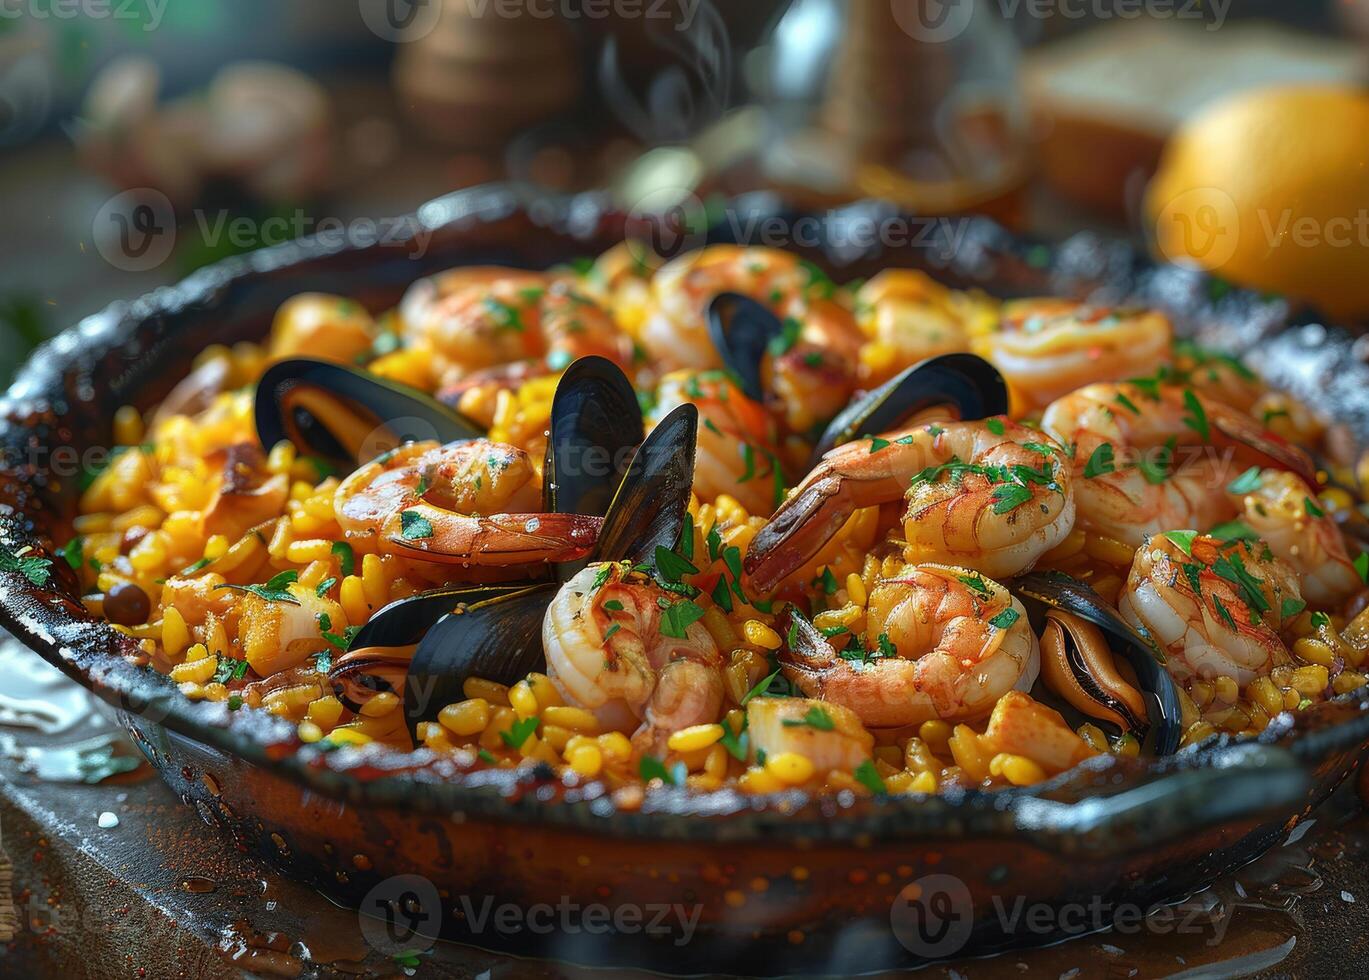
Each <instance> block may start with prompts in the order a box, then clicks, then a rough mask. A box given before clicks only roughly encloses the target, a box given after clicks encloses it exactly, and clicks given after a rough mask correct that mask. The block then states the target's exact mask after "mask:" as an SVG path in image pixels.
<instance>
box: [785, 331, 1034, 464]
mask: <svg viewBox="0 0 1369 980" xmlns="http://www.w3.org/2000/svg"><path fill="white" fill-rule="evenodd" d="M935 405H949V406H951V407H952V408H954V409H955V411H956V414H957V415H959V417H960V418H962V419H983V418H989V417H990V416H994V415H1002V414H1003V413H1004V412H1006V411H1007V410H1008V386H1007V384H1006V383H1005V382H1004V381H1003V376H1002V375H1001V374H999V373H998V369H997V368H996V367H994V366H993V365H992V364H990V363H989V362H988V361H986V360H984V358H982V357H979V356H977V355H975V354H942V355H941V356H939V357H930V358H928V359H927V360H925V361H921V362H919V363H917V364H914V365H913V366H912V367H910V368H907V369H905V370H903V371H901V372H899V373H898V374H897V375H895V376H894V377H893V378H891V379H889V380H888V381H886V382H885V383H884V384H882V385H880V386H879V387H878V388H875V389H874V390H873V391H869V392H866V393H865V394H864V395H861V396H860V397H859V398H857V399H855V401H853V402H851V404H850V405H848V406H847V407H846V408H845V409H843V410H842V412H841V414H840V415H838V416H837V417H836V418H835V419H833V420H832V424H831V425H829V426H828V427H827V431H826V432H824V433H823V435H822V438H821V439H820V440H819V441H818V444H817V446H816V447H815V448H814V450H813V456H812V461H813V463H814V464H816V463H817V461H818V460H819V459H821V458H822V456H823V455H824V454H825V453H827V452H828V451H829V450H831V449H833V448H835V447H837V446H840V445H842V444H843V443H847V442H850V441H851V440H853V439H859V438H860V437H861V436H866V435H879V434H880V433H883V432H890V431H892V430H894V429H897V428H898V427H899V426H900V425H902V424H903V423H904V422H906V421H907V420H908V419H909V418H911V417H912V416H914V415H916V414H917V413H918V412H921V411H923V410H925V409H928V408H931V407H933V406H935Z"/></svg>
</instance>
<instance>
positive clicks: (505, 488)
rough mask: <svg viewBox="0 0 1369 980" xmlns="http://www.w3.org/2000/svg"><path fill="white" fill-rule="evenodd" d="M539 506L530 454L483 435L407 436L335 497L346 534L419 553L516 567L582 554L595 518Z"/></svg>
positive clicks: (446, 560) (452, 561) (392, 550)
mask: <svg viewBox="0 0 1369 980" xmlns="http://www.w3.org/2000/svg"><path fill="white" fill-rule="evenodd" d="M541 509H542V492H541V476H540V474H539V473H538V471H537V468H536V467H535V466H534V464H533V461H532V459H531V458H530V457H529V456H528V454H527V453H526V452H524V451H523V450H521V449H518V448H516V447H514V446H508V445H504V444H502V443H497V442H491V441H489V440H487V439H475V440H471V441H468V442H454V443H450V444H448V445H445V446H443V445H439V444H438V443H436V442H434V441H426V442H413V443H408V444H406V445H404V446H401V447H399V448H398V449H395V450H392V451H391V452H388V453H385V454H384V455H382V456H381V457H380V458H379V459H376V460H374V461H372V462H370V463H368V464H366V465H365V466H362V467H361V468H360V469H358V470H357V471H356V472H355V473H353V474H352V475H351V476H349V477H347V479H345V480H344V481H343V482H342V483H341V485H339V486H338V488H337V492H336V494H335V497H334V511H335V513H336V516H337V521H338V524H339V526H340V527H341V528H342V530H343V532H344V533H345V534H346V535H347V537H348V538H349V539H351V540H355V539H365V540H371V541H373V542H374V544H375V547H376V549H377V550H380V551H383V552H386V553H388V554H393V555H398V556H400V557H404V558H410V559H413V560H416V561H423V562H436V563H440V564H447V565H463V566H471V565H476V566H514V565H526V564H530V563H534V562H551V561H569V560H573V559H575V558H581V557H583V556H585V555H586V554H588V553H589V551H590V549H591V548H592V547H593V546H594V542H595V540H596V538H597V536H598V532H599V527H600V525H601V524H602V519H600V518H597V517H586V516H581V515H577V514H546V513H540V511H541Z"/></svg>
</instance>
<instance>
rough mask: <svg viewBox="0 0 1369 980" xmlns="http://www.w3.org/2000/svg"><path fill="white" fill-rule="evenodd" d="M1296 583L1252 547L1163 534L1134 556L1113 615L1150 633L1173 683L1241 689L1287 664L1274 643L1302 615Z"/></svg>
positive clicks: (1286, 571) (1265, 553) (1258, 544)
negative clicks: (1222, 680) (1230, 684)
mask: <svg viewBox="0 0 1369 980" xmlns="http://www.w3.org/2000/svg"><path fill="white" fill-rule="evenodd" d="M1302 608H1303V602H1302V595H1301V592H1300V591H1299V589H1298V578H1297V575H1296V574H1295V573H1294V572H1293V569H1291V568H1289V567H1288V565H1287V564H1285V563H1284V562H1283V561H1281V560H1280V559H1278V558H1276V557H1274V555H1273V554H1272V553H1271V552H1270V551H1269V550H1268V549H1267V548H1266V547H1265V545H1264V544H1263V542H1259V541H1254V542H1251V541H1230V542H1222V541H1219V540H1217V539H1216V538H1213V537H1209V536H1207V535H1197V534H1195V533H1194V532H1192V531H1167V532H1165V533H1163V534H1156V535H1154V536H1152V537H1151V538H1149V539H1148V540H1147V541H1146V542H1145V544H1144V545H1143V546H1142V547H1141V548H1140V549H1139V550H1138V551H1137V552H1136V557H1135V559H1134V561H1133V562H1132V566H1131V574H1130V575H1129V576H1128V578H1127V583H1126V585H1125V586H1124V587H1123V589H1122V595H1121V596H1120V598H1119V599H1118V609H1119V610H1120V612H1121V613H1122V615H1123V616H1124V617H1125V618H1126V619H1127V621H1128V622H1130V623H1131V624H1132V625H1133V626H1136V627H1137V628H1140V629H1145V630H1147V631H1149V633H1150V635H1151V636H1152V637H1154V638H1155V640H1156V642H1157V643H1159V644H1160V646H1161V647H1162V648H1163V649H1164V650H1165V652H1166V654H1167V655H1168V663H1167V667H1168V669H1169V671H1170V673H1172V674H1173V675H1174V676H1175V678H1176V679H1178V680H1180V681H1186V680H1189V679H1190V678H1194V677H1198V678H1202V679H1204V680H1211V679H1213V678H1215V677H1222V676H1226V677H1232V678H1235V680H1236V682H1237V683H1238V684H1240V685H1242V686H1244V685H1245V684H1247V683H1249V682H1250V681H1252V680H1254V679H1255V678H1256V677H1259V676H1262V675H1264V674H1267V673H1268V672H1269V671H1270V670H1271V669H1272V668H1274V667H1276V666H1278V665H1280V664H1284V663H1287V662H1288V661H1289V656H1288V649H1287V647H1285V646H1284V643H1283V640H1282V639H1280V637H1279V631H1280V629H1281V628H1282V626H1283V623H1284V621H1285V620H1286V619H1288V618H1291V616H1293V615H1295V614H1296V611H1301V609H1302Z"/></svg>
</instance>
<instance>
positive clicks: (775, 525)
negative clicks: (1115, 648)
mask: <svg viewBox="0 0 1369 980" xmlns="http://www.w3.org/2000/svg"><path fill="white" fill-rule="evenodd" d="M910 484H911V486H910ZM901 498H906V502H907V508H906V510H905V513H904V520H903V532H904V538H905V540H906V541H907V545H908V547H907V552H906V553H907V556H908V560H909V561H932V560H936V561H945V562H951V563H955V564H960V565H967V566H969V567H971V568H975V569H977V570H979V571H981V572H983V573H985V574H986V575H991V576H995V577H998V576H1006V575H1012V574H1015V573H1017V572H1020V571H1022V570H1023V569H1026V568H1030V567H1031V565H1032V564H1033V563H1034V562H1035V561H1036V559H1038V558H1040V557H1041V555H1042V554H1044V553H1045V552H1047V551H1049V550H1050V549H1051V548H1053V547H1055V546H1056V545H1057V544H1059V543H1060V542H1061V541H1062V540H1063V539H1064V538H1065V536H1066V535H1068V534H1069V533H1070V530H1071V529H1072V528H1073V526H1074V491H1073V481H1072V477H1071V473H1070V468H1069V466H1068V465H1067V462H1066V461H1065V456H1064V451H1063V450H1062V449H1061V448H1060V447H1059V446H1058V445H1056V444H1055V443H1054V442H1052V441H1051V439H1050V438H1049V437H1047V436H1044V435H1042V433H1040V432H1038V431H1036V430H1034V429H1028V428H1027V427H1026V426H1022V425H1018V424H1017V423H1015V422H1012V421H1009V420H1008V419H1006V418H996V419H986V420H984V421H980V422H945V423H930V424H927V425H923V426H918V427H917V428H912V429H908V430H906V431H903V432H899V433H890V434H888V435H886V436H883V437H880V438H877V439H871V438H868V437H867V438H864V439H857V440H856V441H855V442H851V443H847V444H846V445H844V446H838V447H837V448H836V449H834V450H832V451H831V452H829V453H828V454H827V455H826V456H825V457H824V458H823V460H822V462H821V463H820V464H819V465H818V467H817V469H815V470H813V472H812V473H810V474H809V475H808V477H807V478H806V479H805V480H804V481H803V483H802V484H801V485H800V486H799V488H798V489H797V490H795V491H794V492H793V493H792V494H790V496H789V498H788V499H787V500H786V501H785V502H784V503H783V504H782V505H781V506H780V508H779V510H777V511H776V512H775V515H774V516H773V517H772V518H771V521H770V523H769V524H767V525H766V526H765V527H764V528H763V529H762V530H761V532H760V533H759V534H757V535H756V539H755V541H754V542H753V543H752V545H751V550H750V551H749V552H748V554H747V556H746V567H747V571H748V572H749V573H750V574H751V576H752V579H753V581H754V583H755V584H756V586H757V587H758V588H759V589H761V590H762V591H768V590H770V589H772V588H774V587H775V585H777V584H778V583H779V582H780V581H782V580H783V579H784V578H785V577H786V576H788V575H789V574H790V573H791V572H793V571H794V570H795V569H796V568H798V567H800V566H801V565H802V564H803V563H804V562H805V561H807V560H808V559H809V558H810V557H812V556H813V555H814V554H815V553H816V552H817V551H818V549H819V548H821V547H822V545H823V544H824V543H826V542H827V541H828V540H830V539H831V538H832V536H833V535H835V534H836V533H837V531H838V530H839V529H840V528H841V526H842V525H843V524H845V523H846V520H847V519H848V518H849V517H850V516H851V514H852V513H854V512H855V510H856V509H857V508H860V507H871V506H875V505H877V504H886V503H893V502H896V501H898V500H900V499H901Z"/></svg>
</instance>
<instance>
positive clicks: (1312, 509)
mask: <svg viewBox="0 0 1369 980" xmlns="http://www.w3.org/2000/svg"><path fill="white" fill-rule="evenodd" d="M1302 506H1303V509H1304V510H1305V511H1307V513H1308V515H1309V516H1311V517H1325V516H1326V511H1324V510H1322V509H1321V507H1319V506H1317V505H1316V504H1315V503H1313V502H1312V498H1311V497H1303V498H1302Z"/></svg>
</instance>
